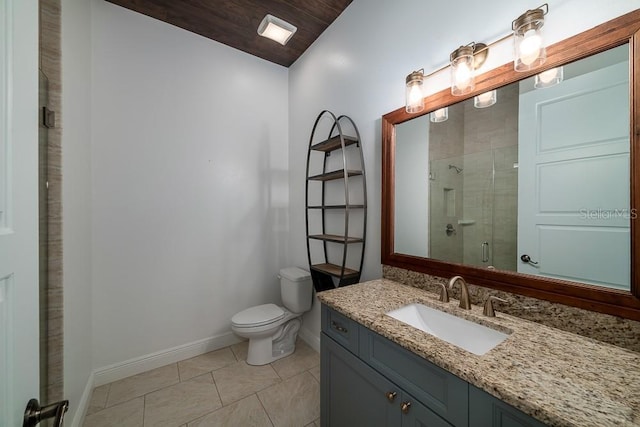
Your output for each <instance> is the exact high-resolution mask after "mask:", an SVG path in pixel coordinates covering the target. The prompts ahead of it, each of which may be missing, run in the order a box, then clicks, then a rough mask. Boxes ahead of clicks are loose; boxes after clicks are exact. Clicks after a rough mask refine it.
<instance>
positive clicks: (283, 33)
mask: <svg viewBox="0 0 640 427" xmlns="http://www.w3.org/2000/svg"><path fill="white" fill-rule="evenodd" d="M296 31H298V28H296V27H295V26H294V25H291V24H290V23H288V22H287V21H284V20H282V19H280V18H278V17H275V16H273V15H266V16H265V17H264V18H263V19H262V22H260V25H258V34H260V35H261V36H262V37H266V38H268V39H271V40H274V41H276V42H278V43H280V44H281V45H283V46H284V45H285V44H287V42H288V41H289V39H290V38H291V37H292V36H293V35H294V34H295V32H296Z"/></svg>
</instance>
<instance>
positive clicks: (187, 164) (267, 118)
mask: <svg viewBox="0 0 640 427" xmlns="http://www.w3.org/2000/svg"><path fill="white" fill-rule="evenodd" d="M92 26H93V28H92V46H91V47H92V86H91V93H92V105H91V113H92V152H91V154H92V159H91V164H92V184H93V194H92V203H91V211H92V215H93V228H92V231H93V241H92V243H93V244H92V251H91V252H92V257H93V275H92V278H93V279H92V282H93V366H94V368H101V367H105V366H109V365H112V364H118V363H122V362H124V361H128V360H131V359H135V358H139V357H141V356H145V355H149V354H152V353H154V352H159V351H164V350H166V349H171V348H173V347H176V346H183V345H185V344H189V343H195V342H198V341H200V340H205V339H208V338H212V337H219V338H221V339H223V340H224V339H230V338H231V337H232V336H231V334H230V324H231V322H230V319H231V316H232V315H233V314H235V313H236V312H238V311H240V310H241V309H244V308H247V307H249V306H252V305H255V304H260V303H265V302H279V300H280V297H279V282H278V279H277V277H276V275H277V273H278V270H279V269H280V268H281V267H285V266H286V264H287V259H288V256H287V254H288V251H287V244H288V239H287V236H288V232H289V230H288V214H289V211H288V198H289V189H288V174H287V169H288V165H289V161H288V128H287V111H288V94H287V92H288V88H287V80H288V70H287V69H286V68H284V67H281V66H278V65H275V64H272V63H269V62H266V61H264V60H261V59H258V58H255V57H253V56H250V55H248V54H245V53H242V52H240V51H238V50H234V49H231V48H229V47H227V46H224V45H222V44H219V43H216V42H213V41H211V40H209V39H206V38H203V37H200V36H197V35H195V34H193V33H189V32H187V31H184V30H182V29H179V28H177V27H173V26H171V25H167V24H165V23H162V22H160V21H156V20H154V19H151V18H149V17H147V16H144V15H141V14H137V13H134V12H131V11H129V10H126V9H123V8H120V7H118V6H115V5H113V4H111V3H107V2H105V1H102V0H100V1H94V3H93V19H92ZM220 336H222V337H220Z"/></svg>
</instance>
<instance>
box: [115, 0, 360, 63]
mask: <svg viewBox="0 0 640 427" xmlns="http://www.w3.org/2000/svg"><path fill="white" fill-rule="evenodd" d="M107 1H109V2H111V3H114V4H117V5H120V6H122V7H125V8H127V9H130V10H133V11H136V12H139V13H142V14H144V15H147V16H150V17H152V18H155V19H159V20H161V21H164V22H167V23H169V24H172V25H175V26H177V27H180V28H183V29H185V30H188V31H191V32H194V33H196V34H200V35H201V36H204V37H207V38H210V39H212V40H215V41H218V42H220V43H224V44H226V45H227V46H231V47H233V48H236V49H239V50H242V51H244V52H247V53H250V54H252V55H255V56H257V57H260V58H263V59H266V60H267V61H271V62H275V63H276V64H280V65H284V66H285V67H289V66H290V65H291V64H293V63H294V62H295V60H296V59H298V57H299V56H300V55H302V54H303V53H304V51H305V50H307V48H308V47H309V46H310V45H311V44H312V43H313V42H314V41H315V40H316V39H317V38H318V37H319V36H320V34H322V32H323V31H324V30H325V29H326V28H327V27H328V26H329V25H330V24H331V23H332V22H333V21H334V20H335V19H336V18H337V17H338V16H339V15H340V14H341V13H342V11H343V10H344V9H345V8H346V7H347V6H349V4H350V3H351V1H352V0H180V1H176V0H107ZM268 13H269V14H271V15H273V16H277V17H278V18H280V19H284V20H285V21H287V22H289V23H291V24H293V25H295V26H296V27H298V31H297V32H296V33H295V34H294V35H293V37H292V38H291V40H289V42H288V43H287V45H286V46H282V45H281V44H279V43H277V42H274V41H272V40H269V39H266V38H264V37H261V36H259V35H258V33H257V29H258V25H259V24H260V21H262V18H264V16H265V15H266V14H268Z"/></svg>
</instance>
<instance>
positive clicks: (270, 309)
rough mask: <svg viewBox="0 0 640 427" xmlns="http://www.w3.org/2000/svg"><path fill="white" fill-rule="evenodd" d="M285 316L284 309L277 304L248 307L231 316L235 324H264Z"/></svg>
mask: <svg viewBox="0 0 640 427" xmlns="http://www.w3.org/2000/svg"><path fill="white" fill-rule="evenodd" d="M283 317H284V311H283V310H282V309H281V308H280V307H278V306H277V305H275V304H263V305H257V306H255V307H251V308H247V309H246V310H242V311H241V312H240V313H237V314H236V315H235V316H233V317H232V318H231V323H232V324H233V325H235V326H244V327H247V326H262V325H267V324H269V323H273V322H276V321H278V320H280V319H282V318H283Z"/></svg>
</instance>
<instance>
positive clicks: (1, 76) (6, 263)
mask: <svg viewBox="0 0 640 427" xmlns="http://www.w3.org/2000/svg"><path fill="white" fill-rule="evenodd" d="M37 178H38V2H37V1H36V0H0V211H1V212H0V425H1V426H20V425H22V416H23V413H24V410H25V407H26V405H27V402H28V400H29V399H30V398H37V397H38V393H39V391H38V385H39V384H38V382H39V379H38V376H39V374H38V366H39V354H38V181H37Z"/></svg>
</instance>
